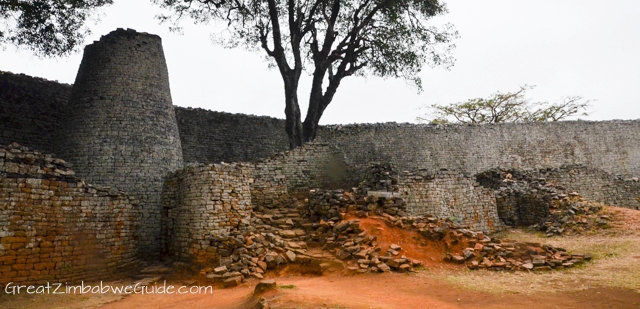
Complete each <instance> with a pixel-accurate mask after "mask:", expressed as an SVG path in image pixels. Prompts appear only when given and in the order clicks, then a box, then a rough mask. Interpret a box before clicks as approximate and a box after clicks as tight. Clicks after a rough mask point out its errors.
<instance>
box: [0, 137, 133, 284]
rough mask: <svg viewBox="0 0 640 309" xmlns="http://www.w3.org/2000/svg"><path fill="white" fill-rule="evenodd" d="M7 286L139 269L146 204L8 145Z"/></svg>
mask: <svg viewBox="0 0 640 309" xmlns="http://www.w3.org/2000/svg"><path fill="white" fill-rule="evenodd" d="M0 200H1V202H0V287H4V285H5V284H7V283H9V282H14V284H37V283H42V282H45V281H50V282H54V281H61V282H65V281H69V282H78V281H80V280H89V279H91V280H95V278H100V279H102V280H107V279H111V278H114V279H115V278H119V277H122V276H124V275H125V274H127V273H129V272H133V271H137V270H139V265H140V261H139V260H138V259H137V255H138V245H139V242H138V237H137V236H138V229H139V227H140V222H141V220H142V214H141V207H140V205H139V201H138V200H137V199H136V198H134V197H132V196H130V195H128V194H125V193H123V192H120V191H117V190H113V189H112V188H103V187H97V186H93V185H89V184H86V183H85V182H84V181H83V180H82V179H80V178H77V177H75V176H74V171H73V170H72V169H71V168H70V164H68V163H67V162H65V161H63V160H60V159H56V158H53V157H52V156H51V155H45V154H42V153H40V152H37V151H34V150H30V149H28V148H26V147H22V146H20V145H18V144H15V143H14V144H11V145H9V146H3V145H0Z"/></svg>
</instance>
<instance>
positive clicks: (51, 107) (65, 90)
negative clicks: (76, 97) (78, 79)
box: [0, 71, 71, 153]
mask: <svg viewBox="0 0 640 309" xmlns="http://www.w3.org/2000/svg"><path fill="white" fill-rule="evenodd" d="M70 94H71V85H67V84H60V83H58V82H55V81H48V80H45V79H42V78H34V77H31V76H26V75H23V74H13V73H9V72H2V71H0V144H2V145H8V144H11V143H13V142H17V143H20V144H21V145H26V146H28V147H31V148H35V149H38V150H41V151H44V152H47V153H52V152H53V150H54V146H55V135H54V134H55V132H56V131H57V130H58V128H59V126H60V119H61V114H62V110H63V108H64V106H65V105H66V104H67V101H68V100H69V96H70Z"/></svg>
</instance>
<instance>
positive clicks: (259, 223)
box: [200, 201, 327, 286]
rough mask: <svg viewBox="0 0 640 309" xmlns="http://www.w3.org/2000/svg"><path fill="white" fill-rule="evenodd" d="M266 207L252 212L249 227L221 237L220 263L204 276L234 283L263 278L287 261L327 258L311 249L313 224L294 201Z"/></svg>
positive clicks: (225, 282)
mask: <svg viewBox="0 0 640 309" xmlns="http://www.w3.org/2000/svg"><path fill="white" fill-rule="evenodd" d="M264 210H265V212H254V213H253V216H252V218H251V222H250V224H249V225H248V227H247V228H248V230H246V231H244V232H243V233H238V234H236V235H234V236H229V235H223V236H220V237H219V239H218V240H217V241H218V245H217V248H218V252H219V253H220V256H221V260H220V266H219V267H215V268H214V267H209V268H205V269H203V270H202V271H201V272H200V275H201V276H203V277H205V278H207V279H209V280H213V281H214V282H221V283H223V284H224V286H235V285H238V284H239V283H241V282H242V281H244V279H246V278H250V277H253V278H257V279H263V278H264V273H265V272H266V271H267V270H273V269H276V268H278V267H279V266H282V265H285V264H292V263H295V264H307V265H310V264H315V265H319V264H321V263H322V261H324V260H325V259H326V258H327V257H325V256H322V255H314V254H311V253H309V252H308V250H307V249H308V246H307V242H306V240H307V239H308V235H307V231H306V230H305V229H306V228H307V227H309V226H311V224H310V223H308V222H307V221H306V220H302V218H301V216H300V210H301V208H300V207H298V206H297V203H296V202H295V201H290V202H289V203H288V204H287V205H284V207H279V208H271V209H266V208H265V209H264Z"/></svg>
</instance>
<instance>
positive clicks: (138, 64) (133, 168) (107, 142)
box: [57, 29, 182, 259]
mask: <svg viewBox="0 0 640 309" xmlns="http://www.w3.org/2000/svg"><path fill="white" fill-rule="evenodd" d="M64 121H65V125H64V126H62V127H61V128H60V130H59V132H58V143H57V146H58V150H57V153H59V155H60V156H61V157H62V158H63V159H65V160H67V161H69V162H71V163H73V165H74V167H75V169H76V171H77V173H78V175H79V176H81V177H83V178H85V179H87V181H89V182H91V183H95V184H100V185H108V186H114V187H117V188H119V189H121V190H125V191H127V192H129V193H131V194H135V195H136V196H137V197H139V198H140V201H141V207H142V210H141V211H142V224H143V229H142V232H141V234H140V254H141V256H143V257H145V258H147V259H155V258H158V257H159V254H160V248H161V247H160V244H161V235H160V233H161V232H160V226H161V224H160V215H161V207H160V193H161V191H162V184H163V182H164V179H163V178H164V175H165V174H166V173H167V172H169V171H173V170H176V169H178V168H181V167H182V148H181V146H180V137H179V135H178V127H177V125H176V119H175V114H174V109H173V105H172V103H171V93H170V90H169V77H168V73H167V66H166V63H165V59H164V54H163V50H162V42H161V39H160V37H158V36H156V35H151V34H147V33H138V32H136V31H134V30H123V29H118V30H116V31H113V32H111V33H109V34H108V35H105V36H103V37H102V38H101V39H100V41H97V42H94V43H93V44H91V45H88V46H86V48H85V51H84V57H83V59H82V63H81V65H80V68H79V69H78V75H77V77H76V82H75V84H74V87H73V92H72V95H71V99H70V102H69V104H68V106H67V109H66V112H65V114H64Z"/></svg>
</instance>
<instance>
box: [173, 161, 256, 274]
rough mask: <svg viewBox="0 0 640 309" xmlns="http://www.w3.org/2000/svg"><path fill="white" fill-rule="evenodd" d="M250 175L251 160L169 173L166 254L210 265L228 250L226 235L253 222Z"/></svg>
mask: <svg viewBox="0 0 640 309" xmlns="http://www.w3.org/2000/svg"><path fill="white" fill-rule="evenodd" d="M251 181H252V177H251V167H250V166H249V165H248V164H235V163H233V164H213V165H212V164H209V165H199V166H187V167H185V168H184V169H182V170H180V171H177V172H175V173H172V174H170V175H169V176H168V177H167V181H166V183H165V185H164V189H163V192H162V204H163V207H164V209H165V212H166V213H165V215H164V216H163V220H164V222H163V229H164V231H163V234H164V235H165V236H164V238H165V240H166V244H165V254H166V255H167V256H168V257H170V258H172V259H174V260H178V261H185V262H189V263H196V264H211V265H212V264H216V263H217V262H219V258H220V256H221V254H222V255H223V256H229V253H228V252H224V250H225V245H226V244H225V241H228V239H229V236H232V237H233V236H237V235H240V234H241V233H242V231H243V230H244V229H245V228H246V227H247V226H248V224H249V219H250V215H251V209H252V207H251V194H250V185H251Z"/></svg>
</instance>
